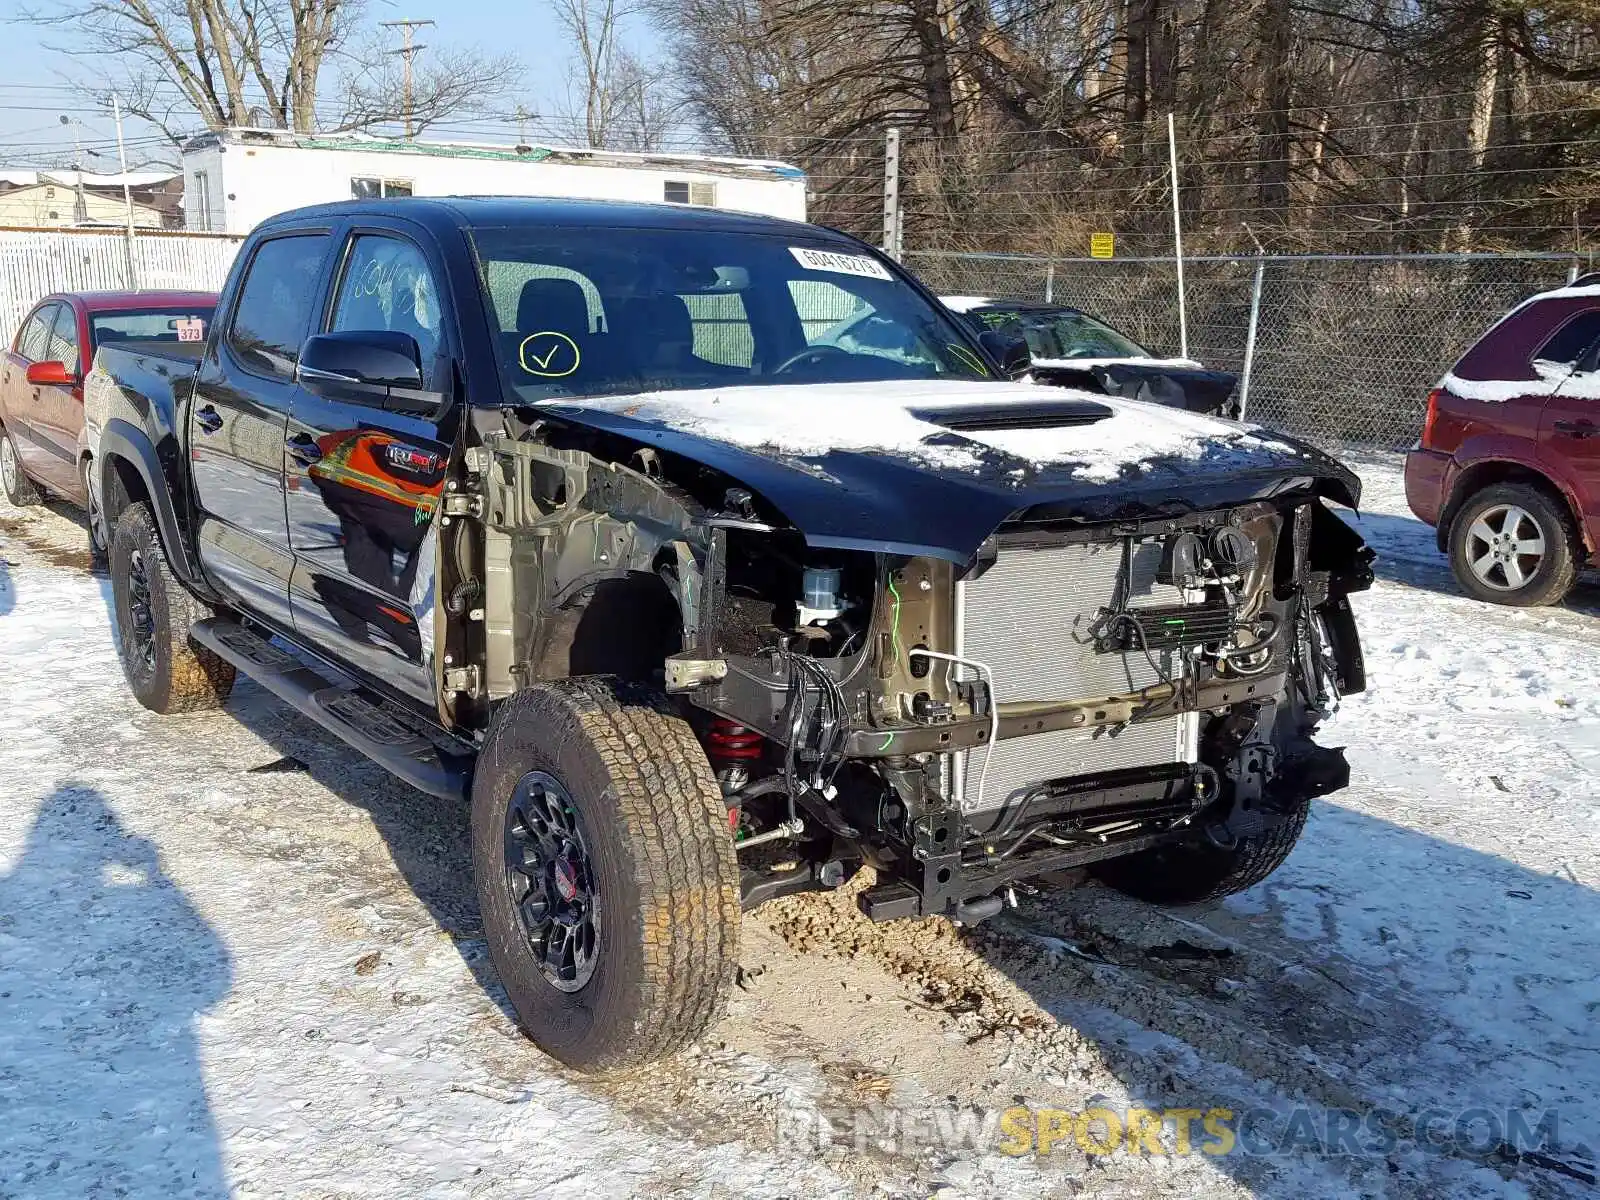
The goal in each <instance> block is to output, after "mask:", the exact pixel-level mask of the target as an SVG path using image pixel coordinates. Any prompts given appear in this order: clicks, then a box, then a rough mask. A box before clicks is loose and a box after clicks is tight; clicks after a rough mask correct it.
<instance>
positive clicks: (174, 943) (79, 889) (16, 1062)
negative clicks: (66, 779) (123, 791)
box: [0, 785, 232, 1200]
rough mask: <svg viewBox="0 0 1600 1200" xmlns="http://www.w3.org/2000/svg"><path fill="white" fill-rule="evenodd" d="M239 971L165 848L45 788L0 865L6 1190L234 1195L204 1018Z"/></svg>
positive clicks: (0, 1066) (1, 1185) (83, 791)
mask: <svg viewBox="0 0 1600 1200" xmlns="http://www.w3.org/2000/svg"><path fill="white" fill-rule="evenodd" d="M231 980H232V966H231V963H230V960H229V956H228V951H227V949H226V947H225V946H224V945H223V943H222V941H221V939H220V938H219V937H218V936H217V934H216V933H215V932H214V931H213V930H212V929H211V928H210V927H209V926H208V925H207V924H206V922H205V920H204V919H203V918H202V917H201V916H200V915H199V913H198V912H197V911H196V910H195V908H194V907H193V906H192V905H191V904H190V903H189V901H188V899H187V898H186V897H185V896H184V894H183V892H182V891H180V890H179V889H178V887H177V886H176V885H174V884H173V882H172V881H171V880H170V879H168V878H167V877H166V875H165V874H164V873H163V872H162V869H161V861H160V858H159V856H158V854H157V851H156V847H155V846H154V845H153V844H152V843H151V842H149V841H147V840H146V839H145V838H142V837H139V836H137V835H136V834H132V833H129V832H128V831H127V830H126V829H124V828H123V827H122V825H121V823H120V822H119V821H118V819H117V816H116V814H115V813H114V812H113V811H112V810H111V808H110V806H109V805H108V804H107V803H106V801H105V799H104V798H103V797H102V796H101V795H100V793H99V792H97V791H94V790H93V789H90V788H80V787H73V786H70V785H68V786H65V787H61V788H58V789H57V790H56V791H55V792H53V793H51V794H50V795H49V796H48V797H47V798H46V799H45V800H44V802H43V804H42V805H41V806H40V808H39V810H38V812H37V814H36V816H35V818H34V822H33V825H32V827H31V828H30V829H29V831H28V834H27V838H26V841H25V843H24V846H23V849H22V853H21V854H20V856H19V857H18V858H17V860H16V863H15V865H14V866H13V867H12V868H11V870H10V871H9V872H7V873H6V874H4V875H0V996H3V997H4V999H3V1001H0V1005H3V1009H4V1012H5V1018H4V1021H3V1022H0V1112H3V1113H4V1114H5V1116H4V1120H0V1164H3V1165H0V1192H3V1193H4V1194H6V1195H17V1196H62V1197H78V1196H89V1195H117V1196H133V1197H150V1198H152V1200H155V1198H158V1197H160V1198H165V1197H178V1196H191V1197H221V1196H226V1195H227V1194H228V1188H227V1184H226V1181H225V1179H224V1176H223V1170H222V1163H221V1155H220V1151H219V1145H218V1138H217V1131H216V1128H215V1125H214V1123H213V1121H212V1117H211V1112H210V1109H209V1107H208V1105H207V1101H206V1091H205V1082H204V1079H203V1078H202V1074H201V1069H200V1060H199V1053H198V1047H197V1038H196V1031H195V1019H196V1018H197V1017H198V1016H199V1015H200V1014H201V1013H203V1012H205V1011H206V1010H207V1009H208V1008H210V1007H211V1006H212V1005H214V1004H216V1003H217V1002H218V1001H219V1000H221V999H222V998H223V997H224V996H225V995H226V994H227V992H228V989H229V986H230V983H231Z"/></svg>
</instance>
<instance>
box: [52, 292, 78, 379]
mask: <svg viewBox="0 0 1600 1200" xmlns="http://www.w3.org/2000/svg"><path fill="white" fill-rule="evenodd" d="M45 357H46V358H48V359H51V360H53V361H55V362H63V363H66V364H67V369H68V370H71V371H76V370H77V369H78V314H77V313H75V312H73V311H72V308H71V307H70V306H69V305H66V304H58V305H56V325H55V332H53V333H52V334H51V335H50V349H49V351H48V352H47V353H46V354H45Z"/></svg>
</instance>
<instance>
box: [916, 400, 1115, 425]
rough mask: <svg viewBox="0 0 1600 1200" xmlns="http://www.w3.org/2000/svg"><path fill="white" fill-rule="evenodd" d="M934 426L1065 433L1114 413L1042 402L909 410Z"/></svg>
mask: <svg viewBox="0 0 1600 1200" xmlns="http://www.w3.org/2000/svg"><path fill="white" fill-rule="evenodd" d="M907 411H908V412H910V413H911V415H912V416H914V417H916V418H917V420H919V421H926V422H928V424H930V425H941V426H943V427H944V428H946V429H953V430H955V431H956V432H958V433H970V432H977V431H980V430H985V429H1064V428H1067V427H1068V426H1072V425H1093V424H1094V423H1095V422H1097V421H1103V420H1105V419H1106V418H1107V417H1109V416H1111V415H1112V414H1111V409H1110V408H1109V407H1107V406H1106V405H1104V404H1100V403H1097V402H1096V401H1093V400H1076V399H1069V400H1038V401H1027V402H1024V403H1022V404H1003V403H993V402H990V403H980V404H952V405H949V406H944V405H941V406H939V407H938V408H912V409H908V410H907Z"/></svg>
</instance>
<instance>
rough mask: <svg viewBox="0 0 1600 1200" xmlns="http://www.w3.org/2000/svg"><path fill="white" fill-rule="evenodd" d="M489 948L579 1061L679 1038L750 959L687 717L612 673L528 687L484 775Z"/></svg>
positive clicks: (487, 754)
mask: <svg viewBox="0 0 1600 1200" xmlns="http://www.w3.org/2000/svg"><path fill="white" fill-rule="evenodd" d="M472 861H473V874H474V876H475V878H476V881H477V890H478V900H479V904H480V906H481V909H482V913H483V924H484V932H485V935H486V937H487V939H488V943H489V954H490V957H491V958H492V960H493V961H494V966H495V970H496V971H497V972H498V973H499V976H500V981H501V983H502V984H503V985H504V987H505V989H506V992H507V993H508V995H509V996H510V999H511V1003H512V1006H513V1007H514V1008H515V1010H516V1013H517V1017H518V1020H519V1021H520V1023H521V1025H522V1027H523V1029H524V1030H525V1031H526V1032H527V1034H528V1036H529V1037H530V1038H531V1039H532V1040H533V1041H534V1042H535V1044H537V1045H538V1046H539V1048H540V1049H541V1050H543V1051H544V1052H545V1053H547V1054H549V1055H550V1056H551V1057H553V1058H556V1059H559V1060H560V1061H561V1062H563V1063H565V1064H566V1065H567V1066H569V1067H572V1068H574V1069H576V1070H579V1071H585V1072H613V1071H622V1070H627V1069H629V1068H633V1067H637V1066H640V1065H642V1064H644V1063H648V1062H652V1061H654V1060H656V1059H660V1058H663V1057H665V1056H667V1055H670V1054H673V1053H675V1052H676V1051H678V1050H681V1049H683V1048H684V1047H686V1046H688V1045H689V1044H690V1043H692V1042H693V1041H695V1040H696V1039H697V1038H699V1037H700V1036H701V1035H702V1034H704V1033H705V1031H706V1030H707V1029H708V1028H710V1027H711V1026H712V1025H713V1024H714V1023H715V1022H716V1021H717V1020H719V1019H720V1017H721V1015H722V1012H723V1008H724V1005H725V1003H726V999H727V992H728V987H729V985H730V983H731V981H732V977H733V972H734V969H735V967H736V966H737V964H738V953H739V924H740V906H739V872H738V863H737V861H736V860H735V858H734V850H733V838H732V836H731V835H730V833H729V830H728V809H727V805H726V804H725V803H724V802H723V799H722V793H721V789H720V788H719V787H718V786H717V781H716V778H715V776H714V775H713V774H712V772H711V767H710V764H709V763H708V762H707V761H706V756H705V752H704V751H703V750H702V749H701V748H700V744H699V742H698V741H696V739H695V736H694V733H693V731H692V730H691V729H690V728H689V725H688V723H687V722H685V721H684V720H683V719H682V718H681V717H678V716H676V715H674V714H672V713H671V712H669V711H668V710H667V709H666V708H665V703H664V701H663V699H662V698H661V697H660V695H659V694H658V693H654V692H651V691H648V690H646V689H642V688H636V687H632V686H630V685H627V684H622V683H619V682H617V681H615V680H611V679H606V678H589V679H579V680H571V681H566V682H561V683H552V684H546V685H542V686H539V687H535V688H530V689H529V690H527V691H524V692H519V693H518V694H516V695H515V696H512V697H511V698H510V699H508V700H506V701H504V702H503V703H502V704H501V705H500V708H499V710H498V711H497V712H496V713H495V717H494V720H493V722H492V724H491V725H490V728H489V734H488V737H487V739H486V741H485V743H484V747H483V751H482V753H481V754H480V755H479V757H478V764H477V768H476V771H475V773H474V777H473V783H472Z"/></svg>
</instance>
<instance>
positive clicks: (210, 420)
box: [194, 404, 222, 433]
mask: <svg viewBox="0 0 1600 1200" xmlns="http://www.w3.org/2000/svg"><path fill="white" fill-rule="evenodd" d="M194 423H195V424H196V425H198V426H200V428H201V429H203V430H205V431H206V432H207V433H215V432H216V431H217V430H219V429H221V428H222V414H221V413H219V412H218V411H217V410H216V409H214V408H212V407H211V405H209V404H208V405H206V406H205V407H204V408H202V409H201V410H200V411H199V412H197V413H195V414H194Z"/></svg>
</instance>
